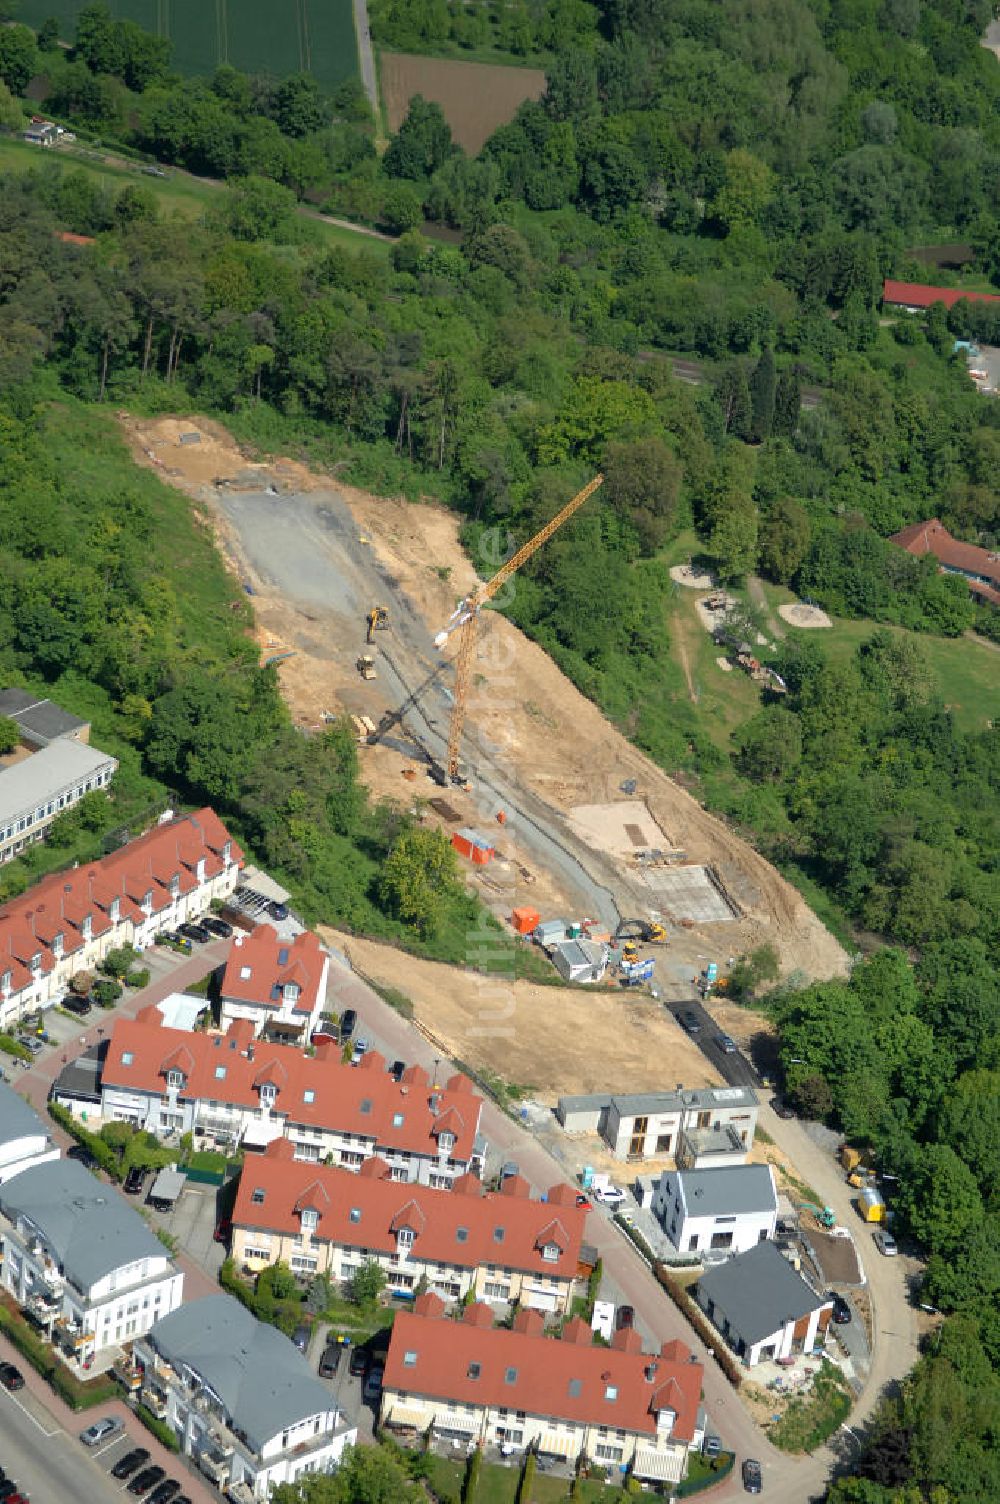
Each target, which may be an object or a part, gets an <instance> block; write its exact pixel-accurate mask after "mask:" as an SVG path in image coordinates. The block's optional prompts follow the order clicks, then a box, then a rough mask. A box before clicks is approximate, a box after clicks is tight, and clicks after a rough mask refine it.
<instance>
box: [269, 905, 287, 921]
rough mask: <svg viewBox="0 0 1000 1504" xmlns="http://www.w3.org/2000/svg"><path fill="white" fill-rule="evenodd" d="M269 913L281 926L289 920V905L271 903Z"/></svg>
mask: <svg viewBox="0 0 1000 1504" xmlns="http://www.w3.org/2000/svg"><path fill="white" fill-rule="evenodd" d="M267 912H268V913H269V914H270V916H271V918H272V919H276V920H277V921H278V923H279V924H280V923H281V921H282V920H283V919H287V918H288V905H287V904H285V903H269V904H268V906H267Z"/></svg>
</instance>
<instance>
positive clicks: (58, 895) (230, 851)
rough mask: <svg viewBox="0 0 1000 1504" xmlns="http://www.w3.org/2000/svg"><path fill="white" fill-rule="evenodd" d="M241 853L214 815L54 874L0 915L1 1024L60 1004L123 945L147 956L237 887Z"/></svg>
mask: <svg viewBox="0 0 1000 1504" xmlns="http://www.w3.org/2000/svg"><path fill="white" fill-rule="evenodd" d="M242 860H243V853H242V851H241V850H240V848H239V847H238V846H237V844H236V842H235V841H234V840H233V839H232V837H231V836H230V834H229V832H228V831H227V830H226V827H225V826H224V825H223V823H222V821H221V820H220V819H219V818H218V816H217V815H216V814H215V812H214V811H213V810H211V809H201V810H198V812H197V813H196V814H193V815H184V816H182V817H181V818H180V819H177V820H171V821H169V822H168V823H167V824H164V825H158V826H156V827H155V829H153V830H151V831H148V832H147V834H146V835H144V836H140V837H139V838H138V840H135V841H130V842H129V843H128V845H127V846H122V847H120V848H119V849H118V850H117V851H113V852H111V854H110V855H109V856H106V857H102V858H101V860H100V861H99V862H87V863H86V864H85V865H84V866H82V867H73V868H71V869H70V870H68V871H66V872H58V873H54V874H53V875H52V876H51V877H46V878H44V879H43V880H42V881H41V882H40V883H37V884H36V885H35V887H33V888H29V890H28V891H27V892H26V893H22V894H21V895H20V897H19V898H12V899H10V901H9V902H7V903H5V904H4V905H3V906H2V907H0V1024H2V1025H3V1026H4V1027H6V1025H7V1024H8V1023H10V1022H12V1021H13V1020H14V1019H16V1018H18V1017H20V1016H21V1015H22V1014H23V1013H25V1012H26V1011H28V1009H29V1008H35V1007H38V1006H39V1005H40V1004H42V1003H45V1002H49V1001H51V1000H52V999H53V998H58V997H59V996H60V995H61V994H62V993H63V992H64V991H65V988H66V984H67V982H68V980H69V978H70V977H71V976H72V974H73V973H74V972H76V971H87V970H89V969H90V968H91V967H93V966H95V965H96V964H97V962H98V961H100V960H102V959H103V958H104V956H105V955H107V953H108V951H109V950H111V949H113V948H116V947H118V946H121V945H134V946H135V948H136V949H137V950H144V949H145V948H146V946H147V945H149V944H151V943H152V940H153V937H154V936H155V934H156V933H157V932H158V931H159V930H162V929H173V928H175V927H176V926H177V925H178V924H181V923H183V922H184V921H185V920H186V919H189V918H193V917H194V916H195V915H198V914H202V913H204V912H205V910H206V909H207V908H208V907H209V904H210V903H211V901H212V899H213V898H225V897H227V896H228V895H229V894H230V893H231V892H232V891H233V889H234V887H235V886H236V882H237V879H238V877H239V868H240V864H241V862H242Z"/></svg>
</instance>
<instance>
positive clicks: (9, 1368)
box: [0, 1363, 24, 1393]
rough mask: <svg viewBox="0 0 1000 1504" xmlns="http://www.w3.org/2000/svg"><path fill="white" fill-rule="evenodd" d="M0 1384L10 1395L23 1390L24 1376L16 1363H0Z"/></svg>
mask: <svg viewBox="0 0 1000 1504" xmlns="http://www.w3.org/2000/svg"><path fill="white" fill-rule="evenodd" d="M0 1384H2V1385H3V1387H4V1388H5V1389H9V1390H10V1391H11V1393H13V1391H14V1390H15V1389H23V1388H24V1374H23V1373H22V1372H21V1370H20V1369H19V1368H18V1366H17V1364H16V1363H0Z"/></svg>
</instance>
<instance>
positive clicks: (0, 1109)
mask: <svg viewBox="0 0 1000 1504" xmlns="http://www.w3.org/2000/svg"><path fill="white" fill-rule="evenodd" d="M39 1135H41V1137H42V1138H47V1137H48V1129H47V1128H46V1126H45V1124H44V1123H43V1122H42V1120H41V1118H40V1117H39V1116H38V1113H37V1112H36V1111H35V1109H34V1108H33V1107H29V1106H28V1104H27V1102H26V1101H25V1100H24V1098H23V1097H19V1096H18V1094H17V1092H16V1091H14V1089H13V1088H12V1087H10V1086H8V1085H7V1083H6V1082H5V1081H0V1144H10V1143H13V1142H14V1140H15V1139H19V1138H37V1137H38V1136H39Z"/></svg>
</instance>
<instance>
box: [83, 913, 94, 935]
mask: <svg viewBox="0 0 1000 1504" xmlns="http://www.w3.org/2000/svg"><path fill="white" fill-rule="evenodd" d="M80 933H81V934H82V935H83V938H84V939H85V940H92V939H93V938H94V921H93V919H92V918H91V917H90V915H89V914H86V915H85V916H84V920H83V924H82V925H81V926H80Z"/></svg>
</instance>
